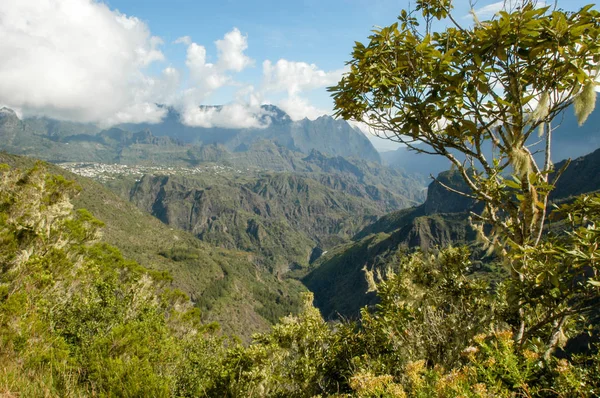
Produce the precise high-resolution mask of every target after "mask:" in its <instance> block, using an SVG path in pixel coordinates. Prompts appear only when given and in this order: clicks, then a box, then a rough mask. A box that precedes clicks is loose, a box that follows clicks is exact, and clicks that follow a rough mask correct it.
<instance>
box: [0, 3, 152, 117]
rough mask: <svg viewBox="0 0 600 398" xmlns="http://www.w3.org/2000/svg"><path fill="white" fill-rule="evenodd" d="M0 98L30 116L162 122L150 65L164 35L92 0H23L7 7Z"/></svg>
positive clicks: (2, 21) (1, 33) (0, 18)
mask: <svg viewBox="0 0 600 398" xmlns="http://www.w3.org/2000/svg"><path fill="white" fill-rule="evenodd" d="M0 37H2V40H1V41H0V53H1V54H2V56H3V60H2V62H1V63H0V102H1V103H6V104H8V105H9V106H11V107H15V108H20V109H22V111H23V113H24V114H25V115H47V116H51V117H55V118H59V119H70V120H82V121H100V120H106V119H108V118H112V119H113V120H120V119H123V120H141V119H146V118H149V119H148V120H156V118H157V117H158V116H159V115H160V114H162V112H163V111H162V110H161V109H160V108H158V107H156V105H154V102H153V101H152V99H151V98H145V97H144V95H143V93H144V92H147V91H148V88H147V87H145V85H146V84H147V83H148V80H147V79H146V78H145V76H144V72H143V70H144V67H146V66H148V65H150V64H151V63H153V62H155V61H160V60H163V59H164V55H163V54H162V52H161V51H160V49H159V47H160V45H161V44H162V40H161V39H160V38H158V37H153V36H152V35H151V34H150V31H149V29H148V28H147V26H146V25H145V24H144V23H143V22H142V21H140V20H139V19H137V18H135V17H130V16H126V15H124V14H121V13H119V12H118V11H113V10H110V9H109V8H108V7H107V6H106V5H104V4H102V3H97V2H95V1H93V0H53V1H49V0H41V1H40V0H20V1H12V2H6V4H4V5H3V6H2V12H1V13H0Z"/></svg>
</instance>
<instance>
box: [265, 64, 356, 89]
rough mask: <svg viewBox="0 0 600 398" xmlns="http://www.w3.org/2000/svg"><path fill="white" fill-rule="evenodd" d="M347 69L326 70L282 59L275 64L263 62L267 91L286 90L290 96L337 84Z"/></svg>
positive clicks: (313, 65)
mask: <svg viewBox="0 0 600 398" xmlns="http://www.w3.org/2000/svg"><path fill="white" fill-rule="evenodd" d="M346 71H347V69H338V70H334V71H330V72H325V71H323V70H321V69H319V68H318V67H317V66H316V65H315V64H307V63H306V62H294V61H288V60H285V59H280V60H279V61H277V63H276V64H275V65H273V63H272V62H271V61H269V60H266V61H264V62H263V79H264V81H263V85H264V89H265V90H266V91H286V92H287V93H288V94H289V95H290V96H292V95H297V94H299V93H300V92H302V91H306V90H312V89H315V88H321V87H326V86H330V85H332V84H335V83H337V82H338V80H340V78H341V76H342V74H343V73H344V72H346Z"/></svg>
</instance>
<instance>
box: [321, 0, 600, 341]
mask: <svg viewBox="0 0 600 398" xmlns="http://www.w3.org/2000/svg"><path fill="white" fill-rule="evenodd" d="M510 3H511V4H515V3H512V2H510ZM516 3H517V4H516V5H514V6H513V7H512V9H504V10H502V11H500V12H499V13H498V14H496V16H494V17H493V18H492V19H491V20H489V21H479V20H477V18H476V16H475V14H474V13H473V15H474V16H475V18H474V19H475V21H474V25H473V26H472V27H463V26H461V25H460V24H459V23H457V19H456V18H454V17H453V15H452V2H451V0H417V1H416V9H415V10H414V11H412V12H407V11H402V13H401V15H400V16H399V22H397V23H394V24H393V25H391V26H388V27H384V28H382V29H377V30H375V31H374V33H373V35H371V36H370V37H369V39H370V41H369V43H368V44H367V45H364V44H361V43H356V46H355V48H354V52H353V54H352V57H353V58H352V60H351V61H350V62H349V65H350V71H349V72H348V73H347V74H346V75H345V76H343V78H342V79H341V81H340V82H339V83H338V84H337V85H336V86H334V87H331V88H330V91H332V93H333V97H334V99H335V108H336V114H337V116H341V117H343V118H346V119H354V120H357V121H362V122H365V123H367V125H369V126H370V127H371V128H373V130H374V131H375V132H376V133H378V134H379V135H380V136H383V137H385V138H388V139H391V140H394V141H397V142H400V143H403V144H405V145H407V146H408V147H409V148H411V149H413V150H416V151H418V152H422V153H427V154H434V155H442V156H445V157H447V158H448V159H449V160H450V161H451V163H452V164H453V165H454V166H455V167H456V168H457V169H458V171H459V172H460V173H461V175H462V177H463V178H464V180H465V182H466V183H467V185H468V186H469V188H470V192H460V193H461V194H462V195H465V196H469V197H472V198H474V199H477V200H480V201H482V202H483V204H484V210H483V212H481V213H480V214H473V215H472V217H473V219H474V220H475V224H476V226H477V228H478V230H479V231H480V232H481V233H480V235H481V236H480V237H481V239H482V240H483V241H484V242H486V243H487V244H489V245H490V246H491V247H493V248H496V249H498V250H500V251H501V252H502V253H503V254H505V255H506V258H507V263H508V265H509V266H510V268H511V271H512V280H513V282H514V283H513V286H514V289H513V290H512V291H511V292H510V297H509V302H510V303H511V305H510V310H512V312H513V313H514V314H513V315H514V316H512V318H513V320H512V321H511V322H512V324H513V328H514V331H515V333H514V336H515V340H516V341H517V342H522V341H523V338H524V336H525V335H526V327H527V325H526V322H525V319H524V316H525V314H524V312H523V310H522V308H521V306H522V304H523V298H522V297H521V293H522V292H521V291H519V290H518V289H517V287H519V286H522V283H523V281H524V280H525V279H527V278H528V276H527V275H528V272H530V271H529V270H528V269H527V257H523V256H521V255H520V254H519V255H513V254H512V253H516V252H519V253H522V251H523V250H524V249H527V248H531V247H536V246H538V245H539V243H540V241H541V238H542V232H543V230H544V225H545V222H546V213H547V211H546V209H547V206H548V196H549V194H550V192H551V190H552V188H553V186H554V184H555V183H556V181H557V179H558V178H559V177H560V175H561V172H562V170H558V171H555V172H554V173H552V172H553V171H554V170H553V165H552V162H551V142H552V133H553V130H554V128H555V126H553V125H552V121H553V119H554V118H555V117H556V116H557V115H558V114H559V113H560V112H562V111H563V110H565V109H566V108H567V107H569V106H570V105H572V104H574V105H575V106H574V107H575V111H576V113H577V116H578V118H579V121H580V123H583V122H584V121H585V119H586V118H587V116H588V115H589V114H590V113H591V111H592V110H593V108H594V103H595V86H596V84H597V83H596V79H597V77H598V76H597V75H598V62H599V61H600V41H599V38H600V14H599V13H598V11H596V10H593V9H592V6H591V5H590V6H586V7H584V8H582V9H581V10H579V11H577V12H565V11H561V10H552V9H551V8H550V7H542V8H539V7H536V4H535V3H536V2H535V1H532V0H523V1H521V2H516ZM507 4H508V3H507ZM505 8H506V7H505ZM418 14H420V16H421V18H420V19H419V18H418V16H419V15H418ZM441 20H445V21H449V23H450V26H449V27H448V28H446V29H445V30H443V31H441V32H436V31H434V26H435V24H436V22H437V21H441ZM420 23H421V24H420ZM486 148H487V149H486ZM489 148H491V150H490V149H489ZM536 151H540V152H542V153H543V159H542V160H541V161H538V160H536V157H535V156H534V153H535V152H536ZM490 153H491V155H490ZM507 174H511V177H510V178H507V177H506V176H507ZM448 189H451V188H449V187H448ZM485 224H487V225H491V226H492V234H490V235H487V236H486V234H484V231H483V225H485ZM553 341H554V339H553V338H552V337H549V338H548V341H547V343H548V344H549V345H551V346H552V345H553Z"/></svg>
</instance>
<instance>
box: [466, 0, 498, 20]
mask: <svg viewBox="0 0 600 398" xmlns="http://www.w3.org/2000/svg"><path fill="white" fill-rule="evenodd" d="M503 8H504V0H502V1H498V2H496V3H492V4H488V5H486V6H483V7H481V8H478V9H476V10H473V11H474V12H475V14H476V15H477V18H479V19H489V18H491V17H493V16H494V15H496V14H497V13H498V12H499V11H501V10H502V9H503Z"/></svg>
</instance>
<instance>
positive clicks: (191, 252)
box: [0, 152, 305, 339]
mask: <svg viewBox="0 0 600 398" xmlns="http://www.w3.org/2000/svg"><path fill="white" fill-rule="evenodd" d="M0 163H6V164H9V165H11V166H13V167H20V168H27V167H31V166H33V165H34V163H35V160H34V159H31V158H25V157H20V156H14V155H8V154H6V153H1V152H0ZM47 167H48V169H49V171H50V172H52V173H56V174H61V175H64V176H65V177H66V178H68V179H73V180H75V181H77V183H78V184H79V185H80V186H81V187H82V191H81V193H80V194H79V196H78V197H77V198H76V200H75V202H74V204H75V206H76V208H85V209H88V210H89V211H90V212H91V213H92V214H93V215H94V216H95V217H97V218H98V219H100V220H101V221H103V222H104V223H105V227H104V229H103V238H102V239H103V240H104V241H106V242H107V243H109V244H112V245H114V246H116V247H118V248H119V249H120V250H121V251H122V252H123V254H124V255H125V256H126V257H128V258H131V259H134V260H136V261H138V262H139V263H140V264H143V265H145V266H147V267H149V268H151V269H155V270H164V271H168V272H169V273H170V274H171V275H172V276H173V282H172V285H173V287H177V288H180V289H181V290H183V291H184V292H186V293H187V294H189V295H190V297H191V298H192V301H193V302H194V303H195V304H196V305H197V306H198V307H199V308H200V309H201V310H202V311H203V320H205V321H207V322H208V321H218V322H219V323H220V324H221V325H222V327H223V330H224V331H225V332H227V333H234V334H237V335H239V336H241V337H243V338H244V339H248V338H249V337H250V334H251V333H253V332H255V331H258V330H266V329H267V328H268V327H269V325H270V324H271V323H273V322H276V321H277V320H278V319H279V317H281V316H283V315H287V314H288V313H290V312H295V311H296V310H297V308H298V307H297V306H298V305H299V293H300V292H302V291H305V289H304V288H303V287H302V286H301V285H300V284H299V283H298V282H297V281H294V280H280V279H277V278H275V277H274V276H273V275H272V274H271V273H270V272H267V271H266V270H264V269H263V268H262V267H260V266H257V264H256V263H255V261H254V257H255V256H254V255H253V254H252V253H247V252H240V251H236V250H226V249H221V248H217V247H214V246H211V245H209V244H207V243H205V242H202V241H200V240H198V239H197V238H196V237H194V236H193V235H192V234H190V233H187V232H184V231H181V230H178V229H175V228H173V227H169V226H166V225H165V224H163V223H161V222H160V221H159V220H157V219H156V218H154V217H152V216H150V215H149V214H147V213H145V212H143V211H141V210H139V209H138V208H136V207H135V206H134V205H133V204H131V203H129V202H127V201H124V200H122V199H120V198H119V197H118V196H117V195H115V194H114V193H112V192H110V191H109V190H108V189H106V188H105V187H103V186H102V185H101V184H99V183H97V182H95V181H93V180H90V179H88V178H84V177H80V176H78V175H75V174H72V173H69V172H66V171H65V170H63V169H62V168H59V167H56V166H53V165H47Z"/></svg>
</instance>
